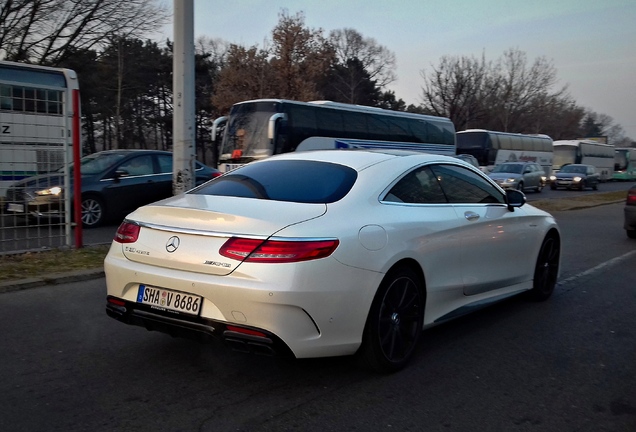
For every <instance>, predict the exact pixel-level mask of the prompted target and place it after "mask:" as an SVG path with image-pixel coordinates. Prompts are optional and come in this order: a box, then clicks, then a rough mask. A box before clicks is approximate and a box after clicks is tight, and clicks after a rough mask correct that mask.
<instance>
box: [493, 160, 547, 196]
mask: <svg viewBox="0 0 636 432" xmlns="http://www.w3.org/2000/svg"><path fill="white" fill-rule="evenodd" d="M488 176H489V177H490V178H491V179H493V180H494V181H496V182H497V184H498V185H499V186H501V187H502V188H504V189H518V190H521V191H522V190H526V189H533V190H534V191H535V192H541V191H542V190H543V187H544V186H545V185H546V183H547V177H546V175H545V171H543V168H542V167H541V165H539V164H538V163H534V162H504V163H502V164H499V165H495V167H494V168H493V169H492V171H490V173H489V174H488Z"/></svg>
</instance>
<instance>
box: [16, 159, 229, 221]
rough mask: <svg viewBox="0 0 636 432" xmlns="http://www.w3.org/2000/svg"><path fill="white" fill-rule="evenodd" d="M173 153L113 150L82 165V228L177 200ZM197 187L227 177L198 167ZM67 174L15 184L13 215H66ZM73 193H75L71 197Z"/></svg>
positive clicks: (60, 171) (48, 175) (206, 168)
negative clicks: (65, 175) (64, 182)
mask: <svg viewBox="0 0 636 432" xmlns="http://www.w3.org/2000/svg"><path fill="white" fill-rule="evenodd" d="M172 157H173V156H172V153H170V152H165V151H158V150H108V151H103V152H98V153H94V154H91V155H88V156H85V157H83V158H82V159H81V167H80V170H81V173H82V184H81V187H82V201H81V202H82V223H83V225H84V227H86V228H93V227H97V226H99V225H101V224H102V223H104V222H105V221H107V220H112V219H113V218H115V217H122V218H123V217H124V216H125V215H126V214H127V213H130V212H131V211H133V210H135V209H136V208H137V207H139V206H142V205H144V204H148V203H151V202H154V201H158V200H161V199H163V198H168V197H170V196H172ZM195 169H196V171H195V175H196V184H197V185H200V184H202V183H204V182H206V181H208V180H210V179H212V178H214V177H217V176H219V175H221V173H220V172H219V171H218V170H217V169H215V168H210V167H207V166H205V165H203V164H202V163H200V162H196V168H195ZM63 177H64V168H63V167H62V168H60V169H59V170H57V171H56V172H54V173H50V174H42V175H39V176H35V177H29V178H26V179H24V180H20V181H18V182H15V183H14V184H13V185H12V186H11V187H10V188H9V189H8V190H7V204H6V206H7V209H6V210H7V212H8V213H13V214H16V215H24V216H29V217H35V218H42V219H51V218H59V217H61V216H62V215H63V214H64V195H65V188H64V184H63ZM72 190H73V188H72V187H71V191H72Z"/></svg>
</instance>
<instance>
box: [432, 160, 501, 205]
mask: <svg viewBox="0 0 636 432" xmlns="http://www.w3.org/2000/svg"><path fill="white" fill-rule="evenodd" d="M431 169H432V170H433V172H434V173H435V177H436V178H437V180H438V181H439V185H440V186H441V188H442V190H443V191H444V195H446V197H447V198H448V202H450V203H461V204H472V203H498V204H504V203H505V199H504V197H503V195H502V194H501V192H499V191H498V190H497V189H496V188H495V187H494V186H493V185H491V184H490V183H488V182H487V181H486V180H484V179H483V178H481V177H480V176H479V175H477V174H476V173H474V172H472V171H470V170H468V169H466V168H463V167H458V166H454V165H434V166H431Z"/></svg>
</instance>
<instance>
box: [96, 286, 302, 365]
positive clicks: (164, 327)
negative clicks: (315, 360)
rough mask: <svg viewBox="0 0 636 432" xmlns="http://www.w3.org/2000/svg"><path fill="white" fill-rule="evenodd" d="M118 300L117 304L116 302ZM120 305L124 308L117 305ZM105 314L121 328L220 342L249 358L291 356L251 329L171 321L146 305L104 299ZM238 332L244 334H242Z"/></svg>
mask: <svg viewBox="0 0 636 432" xmlns="http://www.w3.org/2000/svg"><path fill="white" fill-rule="evenodd" d="M118 300H119V301H118ZM120 302H123V303H124V304H123V305H121V304H120ZM106 314H108V316H110V317H111V318H114V319H116V320H118V321H121V322H123V323H125V324H130V325H135V326H140V327H145V328H146V329H147V330H150V331H159V332H162V333H166V334H169V335H171V336H175V337H183V338H187V339H192V340H197V341H201V342H209V341H214V340H217V341H223V342H224V343H225V344H226V345H228V346H230V347H231V348H232V349H235V350H237V351H242V352H249V353H252V354H263V355H277V356H285V357H288V356H293V354H292V352H291V350H290V349H289V347H288V346H287V345H286V344H285V343H284V342H283V341H282V340H281V339H280V338H278V337H277V336H276V335H274V334H272V333H270V332H268V331H266V330H263V329H255V328H252V327H238V326H229V327H228V324H227V323H223V322H220V321H216V320H211V319H207V318H202V317H181V316H180V317H178V318H176V317H171V316H168V315H167V314H166V313H165V312H163V313H162V312H161V311H157V310H153V309H152V308H151V307H149V306H146V305H139V304H137V303H134V302H130V301H125V300H122V299H117V298H116V297H113V296H108V297H107V299H106ZM240 330H245V332H242V331H240Z"/></svg>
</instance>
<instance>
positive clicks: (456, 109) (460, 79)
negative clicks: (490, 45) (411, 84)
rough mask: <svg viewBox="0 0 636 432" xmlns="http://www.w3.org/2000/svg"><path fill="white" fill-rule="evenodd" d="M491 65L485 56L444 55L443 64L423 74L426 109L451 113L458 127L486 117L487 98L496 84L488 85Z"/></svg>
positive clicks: (475, 122)
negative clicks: (485, 102)
mask: <svg viewBox="0 0 636 432" xmlns="http://www.w3.org/2000/svg"><path fill="white" fill-rule="evenodd" d="M490 71H491V65H490V64H489V63H487V62H486V60H485V58H484V56H482V58H481V59H477V58H475V57H448V56H445V57H442V59H441V60H440V64H439V66H437V67H433V71H432V73H430V74H427V73H426V71H424V70H422V71H421V72H420V74H421V76H422V78H424V80H425V81H424V87H423V88H422V100H423V104H424V107H425V109H426V111H427V112H430V113H433V114H435V115H439V116H444V117H449V118H450V119H451V120H452V121H453V123H454V124H455V127H456V128H457V129H458V130H462V129H466V128H467V127H469V126H472V125H475V124H477V122H478V121H479V120H481V119H483V116H484V113H483V111H484V109H485V108H486V107H485V105H484V101H485V100H490V99H491V98H489V97H488V95H487V94H486V92H487V91H493V89H494V88H495V86H494V85H493V84H490V85H487V80H488V79H489V75H488V74H489V73H490Z"/></svg>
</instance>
